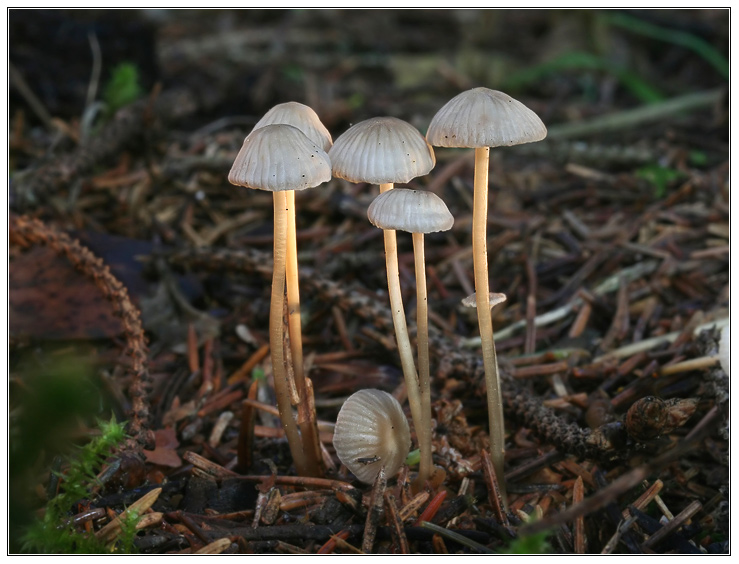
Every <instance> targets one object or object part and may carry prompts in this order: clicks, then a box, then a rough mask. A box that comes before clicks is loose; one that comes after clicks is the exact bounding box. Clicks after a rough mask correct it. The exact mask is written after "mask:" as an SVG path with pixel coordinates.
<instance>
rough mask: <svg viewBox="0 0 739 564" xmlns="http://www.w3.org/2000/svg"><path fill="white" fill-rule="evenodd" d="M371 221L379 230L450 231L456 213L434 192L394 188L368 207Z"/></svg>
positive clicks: (412, 231)
mask: <svg viewBox="0 0 739 564" xmlns="http://www.w3.org/2000/svg"><path fill="white" fill-rule="evenodd" d="M367 218H368V219H369V220H370V223H371V224H372V225H374V226H375V227H379V228H380V229H397V230H399V231H408V232H409V233H434V232H436V231H448V230H450V229H451V228H452V225H454V216H453V215H452V214H451V212H450V211H449V208H447V207H446V204H445V203H444V201H443V200H442V199H441V198H439V196H437V195H436V194H434V193H433V192H424V191H422V190H409V189H407V188H395V189H393V190H388V191H386V192H383V193H382V194H380V195H379V196H377V197H376V198H375V199H374V200H372V203H371V204H370V205H369V208H368V209H367Z"/></svg>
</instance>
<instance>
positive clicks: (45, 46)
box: [8, 10, 730, 554]
mask: <svg viewBox="0 0 739 564" xmlns="http://www.w3.org/2000/svg"><path fill="white" fill-rule="evenodd" d="M9 18H10V24H11V25H10V37H9V48H10V62H11V69H10V71H11V72H10V92H11V97H10V107H9V118H10V122H9V131H8V139H9V158H10V161H9V174H10V183H9V189H10V194H9V210H10V216H9V236H10V242H9V328H10V339H9V346H10V351H9V357H8V358H9V425H10V431H9V437H10V446H9V472H10V494H11V495H10V498H11V499H10V533H11V540H10V545H9V552H18V551H21V550H27V551H32V552H72V551H88V550H111V551H122V550H135V551H138V552H141V553H194V552H198V551H204V552H212V553H219V552H224V553H330V552H335V553H356V552H362V551H365V552H369V551H371V552H373V553H389V554H401V553H485V552H495V553H505V552H523V553H531V552H553V553H602V552H606V553H696V554H697V553H727V552H728V551H729V497H728V494H729V492H728V489H729V486H728V483H729V456H728V451H729V429H728V414H729V399H728V398H729V383H728V382H729V381H728V367H727V369H726V371H724V368H722V366H721V365H719V363H718V361H717V360H716V356H717V353H718V346H719V341H720V334H721V331H722V328H723V327H724V326H728V323H729V299H730V289H729V257H730V250H729V190H730V182H729V173H730V161H729V109H728V84H729V81H728V68H729V67H728V49H729V47H728V46H729V29H730V26H729V11H728V10H694V11H669V10H666V11H658V10H655V11H651V10H647V11H633V12H629V11H623V12H620V11H619V12H610V11H609V12H606V11H589V10H582V11H563V10H556V11H546V10H502V11H495V10H489V11H477V10H459V11H455V10H397V11H384V10H383V11H379V10H378V11H374V10H285V11H281V10H244V11H228V10H213V11H209V10H196V11H190V10H183V11H168V10H150V11H139V10H131V11H124V12H116V11H79V12H77V11H49V10H43V11H26V10H11V11H10V12H9ZM475 86H486V87H489V88H493V89H496V90H502V91H504V92H506V93H507V94H510V95H511V96H513V97H515V98H516V99H518V100H520V101H521V102H523V103H525V104H526V105H527V106H528V107H529V108H531V109H532V110H534V111H535V112H536V113H537V114H538V115H539V116H540V117H541V119H542V120H543V121H544V123H545V124H546V125H547V127H548V136H547V139H546V140H545V141H542V142H539V143H532V144H528V145H521V146H517V147H510V148H493V149H492V150H491V152H490V155H491V166H490V202H489V210H490V213H489V218H488V261H489V272H490V283H491V290H492V291H497V292H502V293H504V294H506V296H507V301H506V302H505V303H504V304H501V305H498V306H496V307H495V308H494V310H493V322H494V327H495V331H496V347H497V351H498V357H499V362H500V366H501V371H502V373H503V379H504V387H503V389H504V396H505V397H504V404H505V407H506V428H505V432H506V459H505V476H504V477H503V479H504V480H505V484H506V489H507V492H508V507H507V509H501V508H500V507H499V506H498V504H497V498H496V496H495V495H494V493H492V492H494V490H495V484H496V481H500V480H501V477H500V476H498V477H497V478H496V476H495V475H494V472H492V471H491V466H490V464H488V463H487V449H489V440H488V433H487V429H488V418H487V410H486V403H485V384H484V378H483V371H482V360H481V356H480V348H479V334H478V328H477V319H476V316H475V310H474V309H469V308H464V307H462V306H461V305H460V301H461V300H462V299H463V298H465V297H466V296H468V295H469V294H471V293H473V292H474V282H473V276H472V245H471V234H470V227H471V222H472V184H473V167H474V159H473V154H472V151H468V150H461V149H440V148H438V149H436V166H435V168H434V170H432V171H431V173H430V174H429V175H427V176H424V177H419V178H416V179H414V180H413V181H411V182H410V183H409V185H408V186H409V187H411V188H416V189H422V190H429V191H432V192H434V193H435V194H437V195H438V196H440V197H441V198H442V199H443V200H444V201H445V202H446V204H447V205H448V207H449V209H450V210H451V212H452V213H453V215H454V218H455V223H454V227H453V228H452V230H451V231H448V232H446V233H439V234H433V235H429V236H427V237H426V261H427V276H428V283H429V297H428V302H429V307H430V310H431V314H430V324H431V331H432V333H433V339H432V344H433V346H432V349H431V355H432V357H431V368H432V375H433V383H432V399H433V413H434V430H433V445H434V454H433V462H434V464H435V465H437V466H440V467H441V468H443V469H444V472H445V475H444V476H443V479H442V480H437V481H434V482H433V483H431V482H430V483H427V484H426V487H425V488H421V491H416V488H413V487H412V486H411V482H412V478H413V475H414V473H415V472H416V471H417V468H416V466H414V465H411V467H410V468H409V467H405V468H404V469H403V470H401V472H400V474H399V475H398V476H396V477H393V478H391V479H390V480H388V482H387V484H375V485H365V484H362V483H360V482H358V481H357V480H356V479H355V478H354V477H353V476H352V475H351V473H349V472H348V471H347V470H346V468H344V467H342V465H341V463H340V462H339V460H338V458H337V457H336V454H335V451H334V448H333V445H332V434H333V424H334V422H335V421H336V415H337V413H338V410H339V408H340V407H341V405H342V403H343V401H344V400H345V399H346V398H347V397H348V396H349V395H351V394H352V393H353V392H355V391H357V390H358V389H363V388H379V389H382V390H385V391H388V392H391V393H393V394H394V395H396V397H398V398H400V399H403V398H404V397H405V388H404V384H403V377H402V372H401V368H400V361H399V357H398V351H397V348H396V345H395V338H394V335H393V327H392V322H391V320H390V313H389V304H388V301H387V280H386V275H385V269H384V264H385V257H384V251H383V247H382V234H381V231H380V230H378V229H376V228H375V227H373V226H372V225H371V224H370V223H369V222H368V221H367V216H366V210H367V206H368V204H369V203H370V202H371V201H372V199H373V198H374V197H375V195H376V194H377V188H376V187H373V186H369V185H365V184H352V183H349V182H347V181H344V180H341V179H337V178H334V179H332V180H331V181H330V182H328V183H326V184H323V185H321V186H320V187H318V188H315V189H311V190H305V191H301V192H298V193H297V196H296V200H297V208H298V210H299V212H298V218H297V238H298V251H299V264H300V269H301V300H302V303H301V309H302V314H303V328H302V330H303V347H304V352H305V365H306V374H307V375H308V376H309V378H310V380H311V382H312V384H313V390H314V396H315V416H316V418H317V421H318V423H317V425H318V430H319V438H320V441H321V444H322V452H323V458H324V460H323V465H324V469H323V471H322V475H321V476H318V477H301V476H297V475H296V472H295V468H294V466H293V465H292V460H291V456H290V451H289V449H288V445H287V441H286V440H285V438H284V432H283V431H282V429H281V428H280V424H279V420H278V419H277V417H276V412H277V411H276V408H275V407H274V406H275V403H274V402H275V400H274V395H273V394H274V392H273V388H272V380H271V377H272V368H271V361H270V354H269V327H268V324H269V308H270V290H271V285H270V280H271V278H272V237H273V236H272V228H273V217H272V212H273V208H272V196H271V195H270V194H268V193H266V192H262V191H258V190H250V189H247V188H242V187H237V186H232V185H230V184H229V183H228V180H227V174H228V171H229V169H230V167H231V164H232V163H233V160H234V158H235V157H236V154H237V153H238V151H239V148H240V147H241V144H242V141H243V139H244V137H245V135H246V134H248V133H249V131H250V130H251V128H252V127H253V125H254V124H255V123H256V122H257V121H258V120H259V118H260V117H261V116H262V115H263V114H264V113H265V112H266V111H267V110H268V109H269V108H270V107H272V106H273V105H274V104H277V103H281V102H287V101H293V100H294V101H298V102H302V103H305V104H307V105H309V106H311V107H312V108H313V109H314V110H315V111H316V112H317V113H318V115H319V116H320V118H321V120H322V121H323V123H324V125H326V127H327V128H328V130H329V131H330V132H331V133H332V135H333V137H334V139H335V138H336V137H338V136H339V135H340V134H341V133H343V132H344V131H345V130H346V129H347V128H348V127H349V126H350V125H351V124H353V123H357V122H359V121H362V120H364V119H367V118H370V117H375V116H394V117H397V118H401V119H403V120H406V121H408V122H409V123H411V124H413V125H414V126H415V127H417V128H418V129H419V130H420V131H421V132H422V133H425V131H426V128H427V127H428V124H429V122H430V120H431V118H432V117H433V116H434V114H435V113H436V111H437V110H438V109H439V108H441V107H442V106H443V105H444V104H445V103H446V102H447V101H448V100H449V99H450V98H452V97H453V96H455V95H456V94H458V93H459V92H461V91H464V90H467V89H469V88H472V87H475ZM404 235H405V234H403V233H398V242H399V252H400V255H399V257H400V280H401V285H402V287H403V298H404V303H405V308H406V314H407V315H408V319H409V321H408V324H409V328H410V329H411V333H412V335H413V334H414V331H415V323H414V322H413V320H414V319H415V295H416V293H415V277H414V274H413V272H414V271H413V268H414V259H413V251H412V245H411V238H410V236H408V237H405V236H404ZM694 359H702V360H701V361H700V362H694V363H687V364H686V361H691V360H694ZM644 398H653V399H646V400H645V399H644ZM655 405H656V406H657V408H656V409H657V411H658V414H659V419H658V421H657V423H656V424H655V423H654V422H653V421H652V419H653V418H654V413H655V412H654V411H653V409H655V407H654V406H655ZM406 407H407V406H406ZM112 417H115V419H116V420H117V421H125V422H127V427H126V433H127V438H125V439H121V440H117V441H114V443H115V444H114V445H113V446H112V447H111V444H108V443H107V442H105V441H107V440H108V439H111V440H113V439H112V436H113V435H115V432H113V431H111V427H110V425H107V426H106V425H105V424H100V423H99V422H100V421H105V422H109V421H110V420H111V418H112ZM411 428H412V430H413V427H411ZM108 435H110V436H108ZM413 435H414V439H415V431H414V432H413ZM101 439H104V440H102V441H101ZM596 439H597V440H596ZM90 441H93V442H92V443H90ZM96 441H97V442H96ZM86 444H87V445H88V448H87V449H81V448H77V447H82V446H83V445H86ZM90 444H93V445H96V446H92V447H90V446H89V445H90ZM415 444H416V442H415V440H414V445H415ZM109 448H110V449H111V450H106V449H109ZM414 448H415V446H414ZM95 449H98V451H97V452H95V453H93V451H94V450H95ZM109 455H110V456H109ZM85 457H87V459H85ZM80 459H84V460H87V461H88V462H90V463H91V465H90V467H88V468H85V469H84V471H83V472H82V473H81V474H80V475H79V476H78V478H79V483H77V484H73V483H72V482H73V479H72V477H73V476H77V474H75V472H74V469H75V468H77V469H78V470H79V469H80V464H79V461H80ZM91 476H92V477H94V479H93V478H92V477H91ZM75 479H76V478H75ZM72 486H75V487H77V488H78V487H84V488H85V489H84V490H82V491H84V492H86V493H85V495H79V496H76V497H75V496H71V492H77V491H78V490H77V489H74V488H73V487H72ZM382 488H385V490H384V494H383V492H382V491H381V489H382ZM64 493H66V494H67V495H66V496H64V495H63V494H64ZM70 496H71V497H70ZM72 497H74V499H72ZM132 504H133V506H134V508H135V509H137V515H136V517H137V518H140V520H139V521H138V529H131V527H129V526H128V525H129V524H131V520H130V519H129V520H127V519H122V520H121V519H117V518H116V516H117V515H120V514H121V512H123V511H124V510H125V509H126V508H129V511H130V506H131V505H132ZM44 515H45V517H44ZM132 519H133V518H132ZM133 522H134V523H135V522H136V519H133ZM121 523H123V524H122V525H121ZM60 527H61V529H60ZM59 530H62V531H64V532H65V538H64V539H60V536H59V535H56V534H53V531H59ZM29 531H31V533H29ZM124 537H126V538H127V539H128V540H125V539H124ZM88 541H94V542H89V543H88ZM65 542H66V543H67V544H64V543H65ZM96 543H97V544H96Z"/></svg>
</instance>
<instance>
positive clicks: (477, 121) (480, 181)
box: [426, 88, 547, 500]
mask: <svg viewBox="0 0 739 564" xmlns="http://www.w3.org/2000/svg"><path fill="white" fill-rule="evenodd" d="M546 134H547V129H546V127H545V126H544V124H543V123H542V121H541V119H539V117H538V116H537V115H536V114H535V113H534V112H533V111H531V110H530V109H529V108H527V107H526V106H524V105H523V104H522V103H521V102H518V101H517V100H514V99H513V98H511V97H510V96H508V95H507V94H504V93H503V92H498V91H497V90H490V89H489V88H473V89H471V90H468V91H466V92H462V93H461V94H458V95H457V96H455V97H454V98H452V99H451V100H450V101H449V102H447V103H446V104H445V105H444V106H443V107H442V108H441V109H440V110H439V111H438V112H437V113H436V115H435V116H434V118H433V119H432V120H431V124H430V125H429V128H428V132H427V133H426V140H427V141H428V142H429V143H431V145H434V146H437V147H471V148H474V149H475V182H474V197H473V210H472V256H473V266H474V273H475V293H476V294H477V319H478V324H479V326H480V338H481V341H482V358H483V365H484V367H485V383H486V388H487V400H488V417H489V423H490V458H491V460H492V462H493V467H494V468H495V473H496V475H498V477H499V479H500V485H501V488H502V490H503V491H502V494H503V499H504V500H505V499H506V495H505V483H504V481H503V480H502V476H503V467H504V464H503V457H504V448H505V429H504V425H503V399H502V397H501V393H500V382H499V376H498V361H497V357H496V353H495V342H494V341H493V321H492V315H491V313H490V308H488V307H485V306H486V305H487V304H486V302H487V300H488V294H489V280H488V261H487V215H488V168H489V159H490V147H498V146H501V145H506V146H508V145H518V144H520V143H530V142H532V141H540V140H542V139H544V137H546Z"/></svg>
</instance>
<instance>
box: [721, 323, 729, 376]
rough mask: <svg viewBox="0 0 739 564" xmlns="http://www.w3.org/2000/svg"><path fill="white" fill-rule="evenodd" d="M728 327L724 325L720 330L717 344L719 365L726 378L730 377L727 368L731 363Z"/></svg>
mask: <svg viewBox="0 0 739 564" xmlns="http://www.w3.org/2000/svg"><path fill="white" fill-rule="evenodd" d="M730 331H731V330H730V329H729V326H728V325H724V328H723V329H721V338H720V340H719V343H718V361H719V363H720V364H721V369H722V370H723V371H724V372H726V375H727V376H730V375H731V374H730V372H729V368H730V361H731V333H730Z"/></svg>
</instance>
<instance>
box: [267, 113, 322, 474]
mask: <svg viewBox="0 0 739 564" xmlns="http://www.w3.org/2000/svg"><path fill="white" fill-rule="evenodd" d="M274 124H285V125H291V126H293V127H295V128H297V129H299V130H300V131H301V132H302V133H303V134H304V135H305V136H306V137H307V138H308V139H310V140H311V141H312V142H313V143H315V144H316V145H318V146H319V147H321V148H322V149H323V150H324V151H328V150H329V149H330V148H331V145H332V144H333V141H332V139H331V133H329V131H328V129H326V127H325V126H324V125H323V123H321V120H320V118H319V117H318V114H316V112H315V111H313V109H312V108H311V107H309V106H306V105H305V104H301V103H299V102H285V103H282V104H277V105H276V106H273V107H272V108H271V109H270V110H269V111H268V112H267V113H266V114H264V116H263V117H262V119H260V120H259V121H258V122H257V123H256V125H255V126H254V130H257V129H261V128H262V127H265V126H267V125H274ZM254 130H253V131H254ZM286 195H287V210H288V216H287V250H286V265H285V272H286V278H285V284H286V286H287V328H288V333H289V335H290V356H291V358H292V368H293V375H294V378H295V388H296V390H297V393H298V396H299V401H298V410H299V414H298V421H300V422H301V423H300V424H299V426H300V431H301V435H302V436H303V437H304V438H305V441H304V443H305V444H304V446H305V448H306V449H307V448H311V449H312V450H310V451H308V453H309V454H308V457H309V459H310V460H313V461H315V463H316V464H319V463H320V462H319V461H320V460H321V445H320V442H319V440H318V427H317V425H316V420H315V413H314V411H313V410H311V409H306V408H307V406H308V405H310V404H312V403H313V399H312V398H309V397H308V396H309V395H311V394H312V392H310V391H309V389H310V387H309V386H308V385H307V384H306V381H305V374H304V367H303V364H304V362H303V330H302V322H301V316H300V288H299V279H298V245H297V238H296V227H295V215H296V205H295V192H294V191H293V190H289V191H287V192H286Z"/></svg>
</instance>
